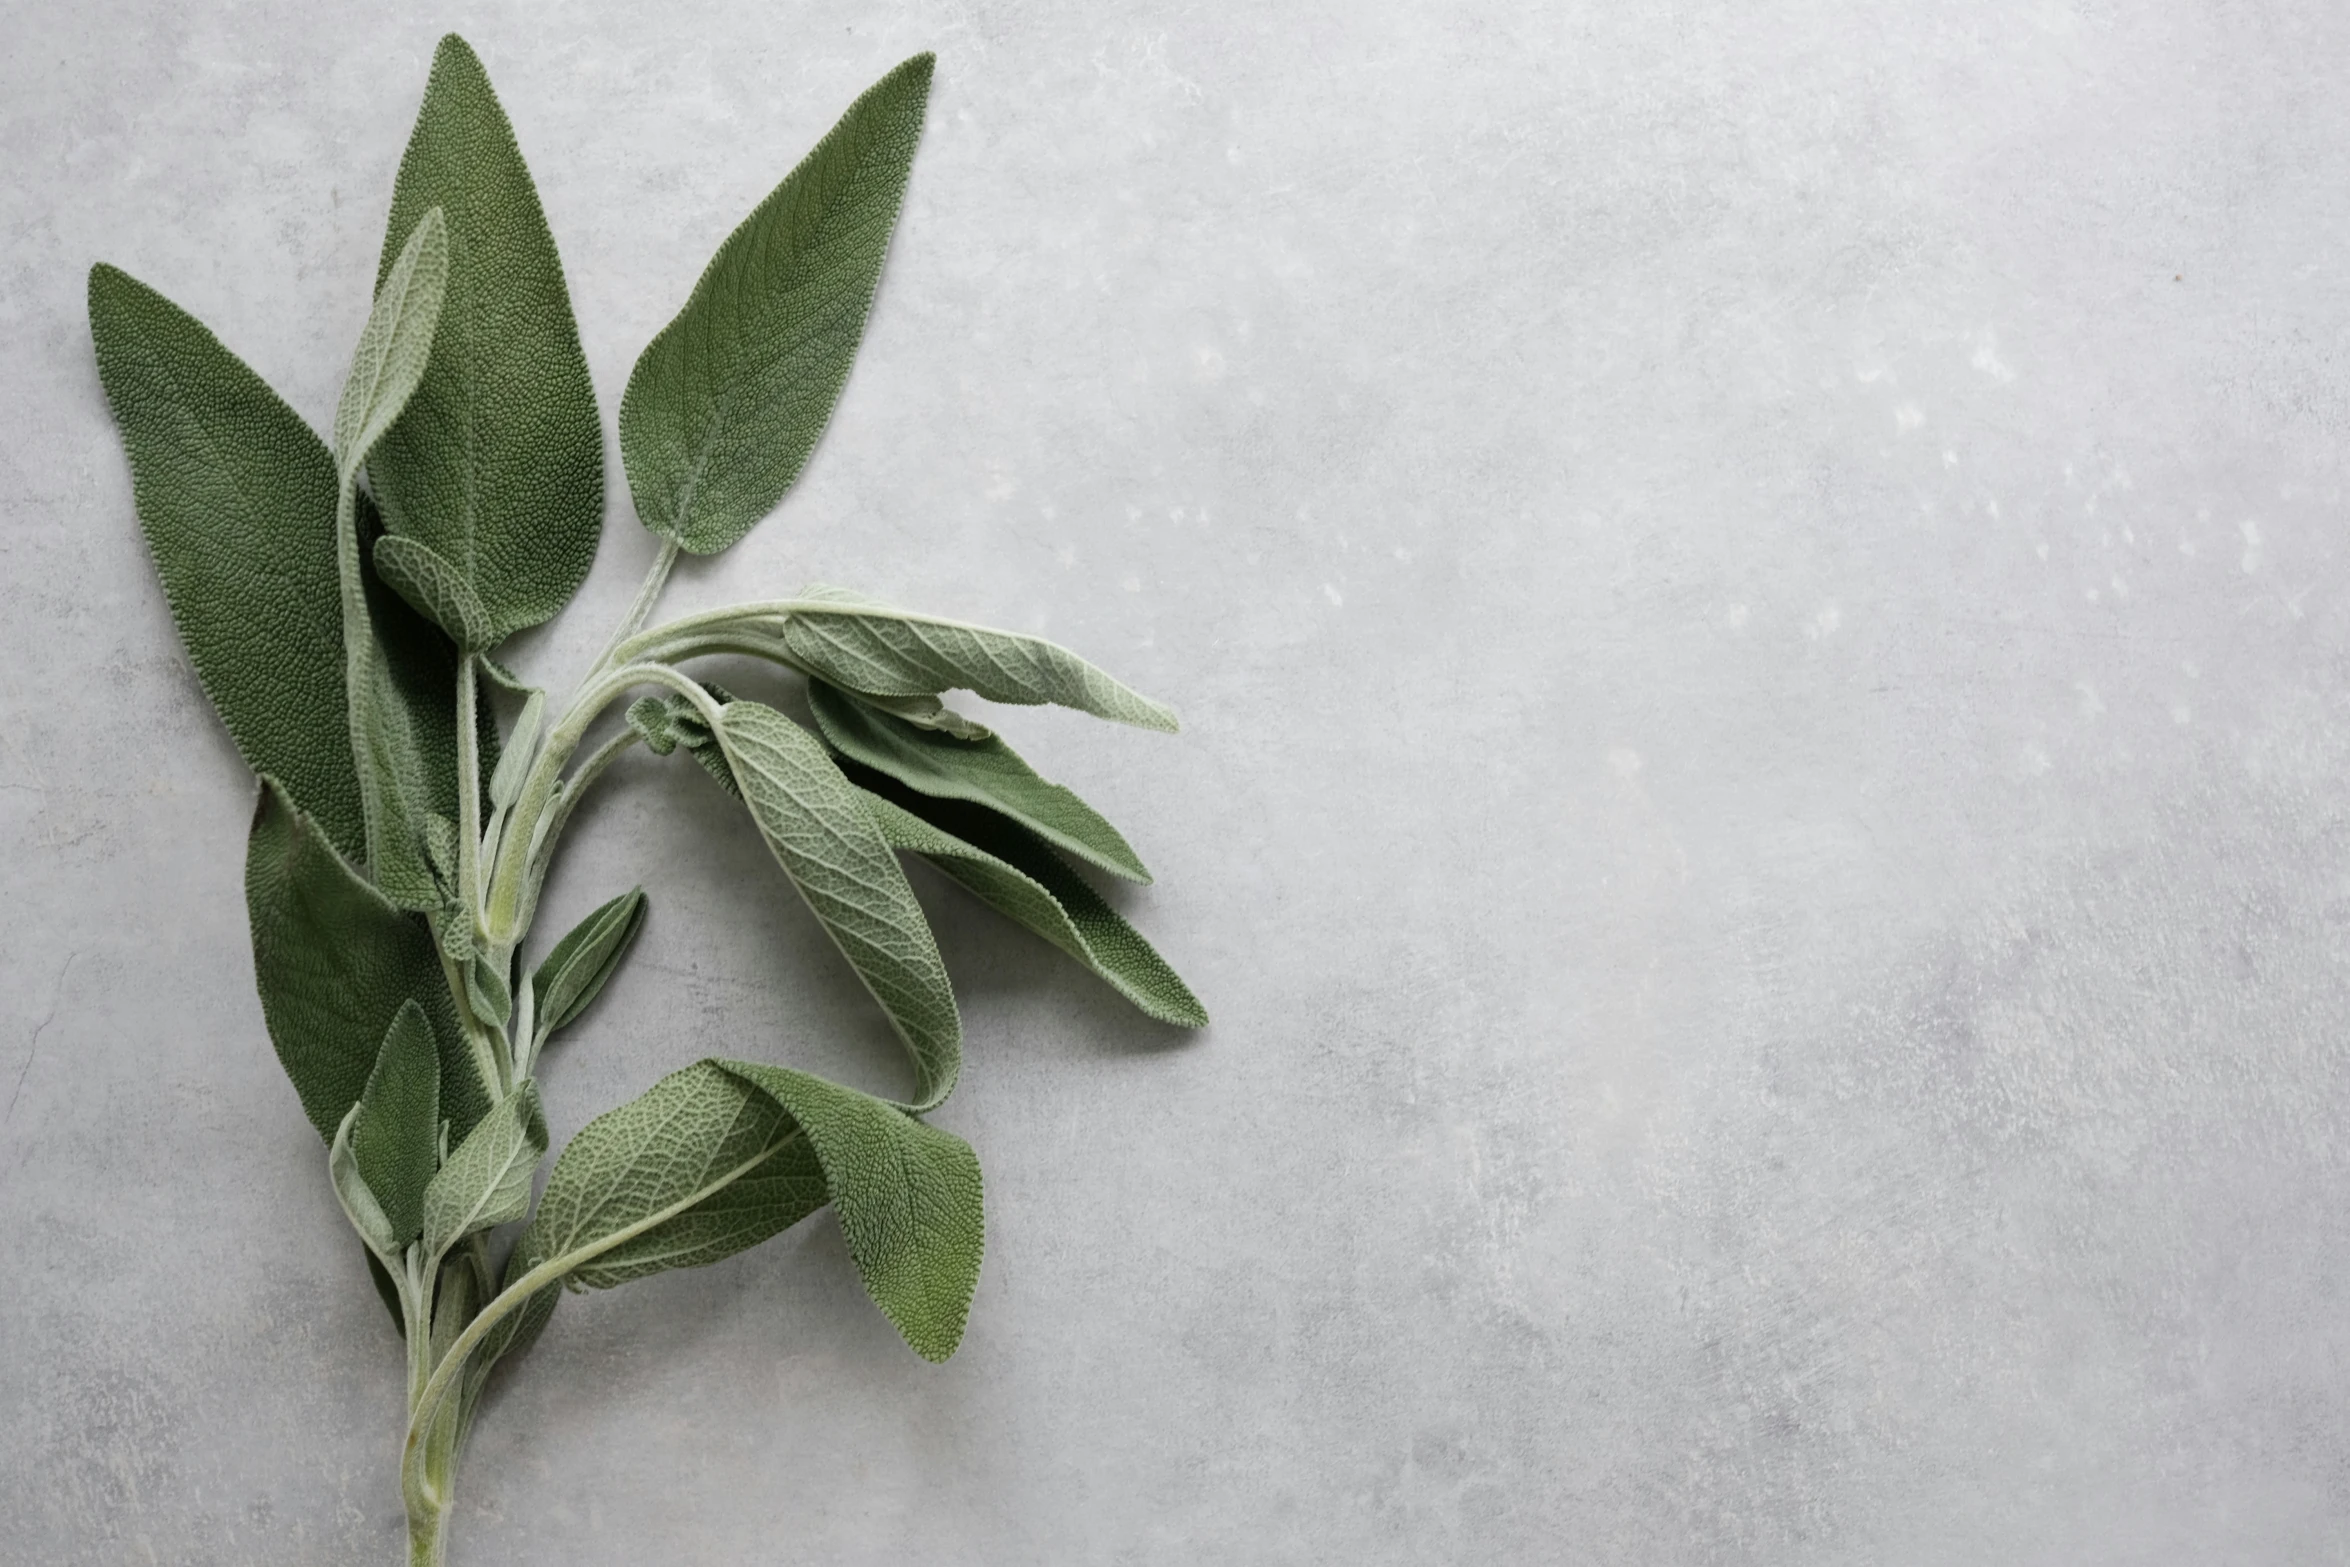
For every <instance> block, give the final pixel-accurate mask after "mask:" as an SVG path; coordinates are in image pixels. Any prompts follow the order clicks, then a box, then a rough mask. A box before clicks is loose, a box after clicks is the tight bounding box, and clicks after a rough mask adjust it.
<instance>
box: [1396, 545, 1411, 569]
mask: <svg viewBox="0 0 2350 1567" xmlns="http://www.w3.org/2000/svg"><path fill="white" fill-rule="evenodd" d="M1395 558H1396V559H1397V560H1400V561H1402V562H1404V563H1405V564H1406V565H1409V564H1410V563H1411V559H1412V552H1411V551H1410V550H1408V549H1406V548H1404V547H1403V546H1402V545H1400V544H1398V545H1397V546H1396V547H1395Z"/></svg>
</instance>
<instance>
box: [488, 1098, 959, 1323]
mask: <svg viewBox="0 0 2350 1567" xmlns="http://www.w3.org/2000/svg"><path fill="white" fill-rule="evenodd" d="M827 1201H830V1202H831V1203H832V1204H833V1205H834V1208H835V1210H836V1211H837V1212H838V1214H839V1216H840V1220H841V1228H842V1231H843V1233H844V1234H845V1235H846V1237H847V1239H848V1243H849V1254H850V1256H851V1257H852V1258H853V1259H854V1260H855V1262H856V1264H857V1269H858V1272H859V1273H860V1274H861V1275H862V1276H863V1278H864V1280H865V1287H866V1289H867V1291H868V1292H869V1293H870V1294H871V1295H872V1297H873V1299H874V1302H875V1303H876V1304H877V1305H879V1306H880V1307H881V1309H882V1311H883V1312H884V1313H885V1314H886V1315H887V1316H888V1317H889V1319H890V1320H891V1322H893V1323H894V1324H896V1325H897V1327H898V1330H899V1331H900V1332H901V1333H902V1334H904V1335H905V1338H906V1342H907V1343H908V1344H910V1345H911V1346H913V1348H914V1349H915V1351H916V1352H917V1353H919V1354H921V1355H923V1356H924V1357H925V1358H927V1359H931V1360H943V1359H945V1358H946V1357H947V1356H948V1355H949V1354H951V1353H953V1351H954V1348H955V1345H956V1343H957V1342H958V1340H959V1339H960V1338H961V1335H962V1327H963V1320H964V1315H965V1313H966V1312H967V1310H968V1308H969V1305H970V1300H971V1291H972V1288H973V1285H974V1284H975V1283H976V1281H977V1278H978V1271H979V1258H980V1250H981V1242H982V1233H981V1232H982V1225H981V1216H980V1180H979V1165H978V1161H977V1159H976V1158H975V1157H974V1156H973V1155H972V1153H971V1149H970V1147H969V1146H968V1145H967V1144H965V1143H964V1142H963V1141H962V1140H961V1139H960V1138H958V1137H955V1136H953V1135H951V1134H949V1133H947V1132H942V1131H940V1130H938V1129H937V1128H935V1127H930V1126H925V1125H923V1124H922V1123H921V1122H919V1121H917V1120H915V1119H914V1118H913V1117H912V1116H909V1115H907V1114H906V1113H905V1112H904V1111H902V1110H900V1109H898V1108H897V1107H896V1106H894V1105H890V1104H888V1103H885V1102H884V1101H882V1100H879V1099H875V1098H874V1097H872V1096H871V1095H869V1094H862V1093H858V1092H857V1091H856V1090H854V1089H849V1088H843V1087H840V1086H839V1085H837V1084H833V1083H827V1082H825V1081H824V1080H822V1079H821V1078H815V1077H810V1076H809V1075H808V1074H806V1073H804V1072H792V1071H787V1070H785V1069H783V1068H781V1067H771V1066H762V1065H758V1064H755V1063H751V1062H743V1061H716V1060H710V1061H701V1062H697V1063H696V1064H694V1065H693V1066H689V1067H687V1068H685V1069H684V1070H682V1071H679V1072H673V1073H671V1074H670V1075H669V1076H668V1077H665V1078H663V1079H662V1080H661V1081H660V1082H658V1083H656V1084H654V1085H653V1087H652V1088H650V1089H649V1090H647V1091H646V1092H645V1093H644V1094H643V1095H641V1096H640V1097H638V1098H636V1099H634V1100H631V1101H630V1102H629V1103H627V1104H625V1105H622V1106H620V1107H619V1108H618V1109H615V1110H610V1111H607V1112H606V1113H605V1114H603V1115H600V1116H598V1117H597V1118H596V1119H595V1120H593V1121H591V1122H589V1123H588V1124H587V1126H585V1127H584V1128H582V1129H581V1130H580V1133H579V1135H578V1136H576V1137H574V1138H573V1139H572V1140H571V1143H570V1144H569V1146H567V1147H565V1148H564V1150H563V1152H562V1154H561V1156H560V1157H558V1158H557V1159H556V1161H555V1168H554V1170H553V1171H552V1172H551V1173H550V1174H549V1176H548V1178H547V1189H546V1193H545V1195H544V1196H543V1197H542V1198H541V1199H540V1201H539V1209H538V1213H537V1215H536V1216H535V1217H534V1218H533V1219H532V1220H531V1223H530V1227H529V1228H528V1229H527V1230H525V1231H524V1232H523V1235H522V1239H521V1240H520V1241H519V1242H517V1243H516V1246H515V1251H514V1257H513V1259H512V1261H511V1262H509V1264H508V1265H507V1270H506V1271H507V1278H508V1280H509V1281H510V1282H511V1281H515V1280H518V1279H520V1278H521V1277H522V1276H523V1275H524V1274H526V1273H528V1272H529V1271H531V1270H532V1269H534V1268H537V1267H539V1266H540V1265H542V1264H553V1265H554V1266H555V1267H556V1268H558V1269H559V1270H560V1271H561V1273H562V1275H563V1276H564V1277H565V1278H567V1279H568V1280H569V1281H570V1282H571V1283H573V1284H574V1285H577V1286H581V1287H584V1288H589V1289H605V1288H610V1287H611V1286H613V1285H616V1284H623V1283H626V1282H628V1281H629V1280H631V1279H638V1278H643V1277H645V1276H646V1275H648V1274H652V1273H658V1272H662V1271H665V1270H667V1269H670V1268H680V1267H699V1266H701V1265H703V1264H705V1263H711V1262H716V1261H718V1260H720V1259H721V1258H724V1257H730V1256H732V1255H734V1254H735V1253H736V1252H738V1251H741V1250H743V1249H744V1248H746V1247H749V1246H753V1245H756V1244H757V1243H758V1242H760V1241H762V1240H765V1239H767V1238H768V1237H769V1236H771V1235H774V1234H777V1233H779V1232H780V1231H782V1230H784V1229H787V1228H789V1227H790V1226H791V1225H793V1224H796V1223H798V1222H799V1221H800V1220H801V1219H803V1218H805V1217H806V1216H807V1215H808V1214H810V1213H812V1212H814V1211H815V1210H816V1209H817V1208H819V1207H822V1206H823V1205H824V1204H825V1203H826V1202H827ZM533 1304H534V1305H535V1301H534V1302H533ZM525 1309H526V1310H527V1309H528V1308H525Z"/></svg>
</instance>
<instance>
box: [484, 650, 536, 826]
mask: <svg viewBox="0 0 2350 1567" xmlns="http://www.w3.org/2000/svg"><path fill="white" fill-rule="evenodd" d="M484 665H485V667H486V665H487V660H484ZM546 717H547V693H546V692H544V691H540V690H536V689H534V690H532V691H531V692H530V693H529V695H528V696H526V697H525V698H524V699H523V703H522V714H521V716H520V717H518V718H516V719H515V720H514V734H513V736H512V738H510V739H509V740H508V741H507V743H506V754H505V755H504V756H502V757H500V758H499V759H498V766H497V769H496V770H495V771H494V772H492V773H491V774H490V804H491V805H493V806H495V807H498V808H499V809H501V810H502V809H504V808H505V807H507V806H509V805H512V804H513V803H514V802H515V801H516V800H517V799H519V798H520V797H521V794H522V784H523V780H524V778H525V777H526V776H527V775H528V774H529V772H530V765H531V763H532V762H534V761H536V760H537V759H538V752H539V729H540V727H541V726H542V725H543V724H544V723H545V722H546Z"/></svg>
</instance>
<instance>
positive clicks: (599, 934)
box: [533, 887, 645, 1034]
mask: <svg viewBox="0 0 2350 1567" xmlns="http://www.w3.org/2000/svg"><path fill="white" fill-rule="evenodd" d="M644 923H645V891H644V889H643V888H642V887H632V888H630V889H629V890H628V891H627V892H624V893H622V894H621V895H620V896H619V897H617V898H614V899H613V900H612V901H611V902H609V903H607V904H605V905H604V906H603V907H601V908H599V909H597V910H596V911H595V912H594V913H592V914H590V915H589V916H588V917H587V918H586V919H583V920H581V921H580V922H579V923H578V924H577V925H574V926H573V927H572V928H571V930H570V931H569V932H568V933H567V934H566V935H565V936H564V937H563V939H562V940H561V941H558V942H556V943H555V946H554V950H553V951H551V952H549V953H548V954H547V956H546V959H545V961H543V962H542V963H540V964H539V966H538V972H537V974H536V976H535V978H534V980H533V988H534V989H535V990H536V991H537V993H538V1009H539V1023H538V1027H539V1030H540V1032H542V1033H548V1034H551V1033H553V1032H554V1031H555V1030H557V1029H559V1028H561V1027H563V1026H564V1025H565V1024H567V1023H569V1022H570V1021H571V1020H572V1019H573V1018H576V1017H578V1016H579V1015H580V1013H582V1012H584V1011H586V1010H587V1007H588V1003H589V1002H591V1001H593V1000H595V999H596V994H597V992H599V991H601V990H602V989H603V988H604V983H605V981H607V980H609V979H610V978H611V977H612V975H613V973H614V971H615V970H617V969H618V968H619V967H620V960H621V959H622V958H624V957H626V956H627V955H628V949H629V945H630V944H631V943H632V942H634V941H635V940H636V934H637V932H638V931H640V930H642V929H643V928H644Z"/></svg>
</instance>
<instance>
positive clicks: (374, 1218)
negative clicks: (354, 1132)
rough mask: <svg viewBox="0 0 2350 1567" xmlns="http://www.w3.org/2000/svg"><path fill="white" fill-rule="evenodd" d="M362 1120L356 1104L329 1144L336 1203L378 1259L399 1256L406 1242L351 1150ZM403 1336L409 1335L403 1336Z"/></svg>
mask: <svg viewBox="0 0 2350 1567" xmlns="http://www.w3.org/2000/svg"><path fill="white" fill-rule="evenodd" d="M358 1119H359V1107H358V1106H357V1105H353V1106H352V1107H351V1108H350V1109H349V1110H347V1111H345V1112H344V1113H343V1124H342V1125H340V1126H338V1127H336V1128H335V1138H334V1141H333V1142H331V1143H329V1144H328V1145H327V1152H326V1173H327V1179H328V1180H329V1181H331V1182H332V1183H333V1185H334V1189H335V1200H336V1201H337V1202H339V1203H341V1204H342V1205H343V1217H344V1218H346V1219H349V1220H350V1221H351V1228H352V1229H354V1230H356V1231H358V1232H359V1238H360V1239H361V1240H362V1241H365V1242H366V1243H367V1249H368V1250H369V1251H371V1252H374V1253H375V1254H376V1255H377V1256H378V1257H396V1256H398V1255H399V1251H400V1248H401V1246H402V1245H404V1244H405V1243H404V1242H403V1241H402V1240H401V1239H400V1237H399V1235H398V1234H397V1233H396V1232H395V1231H394V1230H393V1228H392V1221H391V1217H390V1216H389V1215H388V1214H386V1213H385V1212H384V1209H383V1204H382V1203H380V1202H377V1201H376V1200H375V1193H374V1191H373V1190H371V1189H370V1188H369V1186H368V1184H367V1177H366V1176H364V1175H362V1174H360V1173H359V1156H358V1155H357V1154H354V1153H353V1152H352V1151H351V1128H352V1126H353V1125H354V1124H356V1123H357V1121H358ZM401 1337H403V1338H405V1337H407V1335H406V1334H405V1333H402V1334H401Z"/></svg>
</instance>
